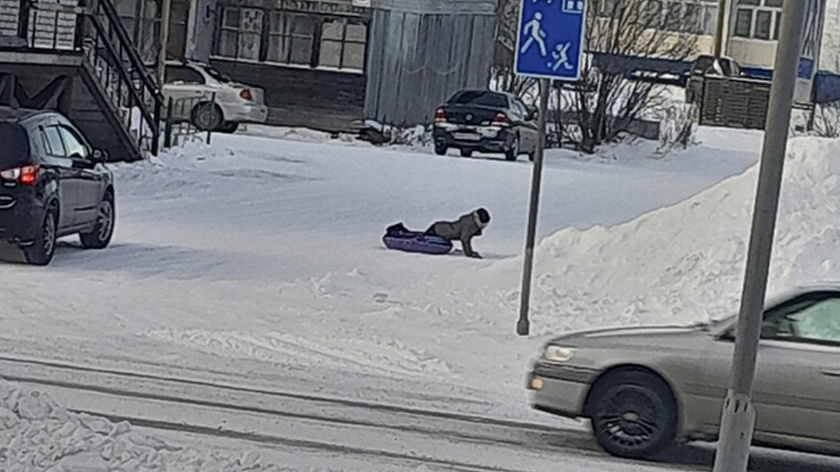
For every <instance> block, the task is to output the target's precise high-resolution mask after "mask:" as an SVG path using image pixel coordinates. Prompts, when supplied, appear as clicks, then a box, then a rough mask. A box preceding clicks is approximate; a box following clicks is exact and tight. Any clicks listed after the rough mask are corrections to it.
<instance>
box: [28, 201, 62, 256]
mask: <svg viewBox="0 0 840 472" xmlns="http://www.w3.org/2000/svg"><path fill="white" fill-rule="evenodd" d="M57 236H58V218H57V214H56V211H55V208H54V207H50V209H49V210H47V214H46V215H45V216H44V222H43V223H42V224H41V229H40V230H39V231H38V234H37V235H36V236H35V241H34V242H33V244H32V246H30V247H28V248H26V250H25V251H24V253H25V254H26V260H27V262H29V263H30V264H32V265H36V266H45V265H49V263H50V262H51V261H52V258H53V255H54V254H55V243H56V240H57V239H58V238H57Z"/></svg>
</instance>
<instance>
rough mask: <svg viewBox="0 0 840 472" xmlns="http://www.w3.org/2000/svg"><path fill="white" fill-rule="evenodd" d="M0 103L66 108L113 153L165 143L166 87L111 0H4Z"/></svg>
mask: <svg viewBox="0 0 840 472" xmlns="http://www.w3.org/2000/svg"><path fill="white" fill-rule="evenodd" d="M0 105H2V106H9V107H19V108H30V109H31V108H35V109H54V110H58V111H61V112H62V113H64V114H65V115H67V116H68V117H69V118H70V119H71V120H72V121H73V122H74V123H75V124H76V125H77V126H78V127H79V128H80V129H81V130H82V132H83V133H85V135H86V136H87V137H88V138H89V139H90V140H91V144H92V145H94V146H95V147H97V148H102V149H106V150H108V151H109V154H110V156H111V159H112V160H115V161H123V160H136V159H141V158H143V157H144V156H146V155H148V154H157V152H158V148H159V145H160V135H161V118H162V112H163V98H162V96H161V92H160V89H159V87H158V85H157V83H156V80H155V79H154V77H153V75H152V72H151V71H149V70H148V69H146V68H145V67H144V65H143V62H142V61H141V59H140V56H139V54H138V53H137V50H136V49H135V47H134V45H133V44H132V42H131V39H130V37H129V35H128V33H127V32H126V30H125V27H124V26H123V24H122V22H121V20H120V18H119V16H118V14H117V11H116V8H115V7H114V5H113V4H112V3H111V0H37V1H34V2H33V1H32V0H0Z"/></svg>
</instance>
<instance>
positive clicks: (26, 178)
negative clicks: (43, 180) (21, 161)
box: [0, 165, 38, 185]
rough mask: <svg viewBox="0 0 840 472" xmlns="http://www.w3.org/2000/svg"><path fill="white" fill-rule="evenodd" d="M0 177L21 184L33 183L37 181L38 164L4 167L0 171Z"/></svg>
mask: <svg viewBox="0 0 840 472" xmlns="http://www.w3.org/2000/svg"><path fill="white" fill-rule="evenodd" d="M0 178H2V179H3V180H8V181H11V182H17V183H19V184H21V185H35V184H36V183H37V182H38V166H37V165H28V166H21V167H14V168H12V169H6V170H4V171H0Z"/></svg>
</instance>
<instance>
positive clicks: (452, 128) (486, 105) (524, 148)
mask: <svg viewBox="0 0 840 472" xmlns="http://www.w3.org/2000/svg"><path fill="white" fill-rule="evenodd" d="M432 135H433V138H434V143H435V153H436V154H437V155H439V156H442V155H444V154H446V152H447V151H448V150H449V148H456V149H458V150H460V151H461V156H463V157H470V156H472V153H473V152H483V153H503V154H504V155H505V158H506V159H507V160H509V161H515V160H516V158H517V157H518V156H519V155H520V154H528V157H529V158H530V159H531V160H533V159H534V152H535V150H536V147H537V112H536V110H534V109H532V108H529V107H527V106H525V104H524V103H523V102H522V100H520V99H519V98H518V97H516V96H514V95H511V94H508V93H501V92H491V91H488V90H462V91H460V92H457V93H456V94H455V95H453V96H452V98H450V99H449V100H448V101H447V102H446V104H445V105H443V106H442V107H440V108H438V109H437V110H436V112H435V125H434V129H433V132H432Z"/></svg>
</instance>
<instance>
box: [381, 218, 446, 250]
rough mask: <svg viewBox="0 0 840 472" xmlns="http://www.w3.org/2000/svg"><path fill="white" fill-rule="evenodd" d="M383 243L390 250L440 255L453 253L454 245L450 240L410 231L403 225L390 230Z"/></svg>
mask: <svg viewBox="0 0 840 472" xmlns="http://www.w3.org/2000/svg"><path fill="white" fill-rule="evenodd" d="M382 242H384V243H385V247H387V248H388V249H396V250H399V251H406V252H419V253H422V254H436V255H440V254H449V252H450V251H452V243H451V242H450V241H449V240H447V239H445V238H441V237H440V236H432V235H428V234H425V233H422V232H419V231H408V230H406V229H404V227H402V225H399V227H398V225H394V226H392V227H390V228H388V232H387V233H386V234H385V236H383V237H382Z"/></svg>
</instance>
